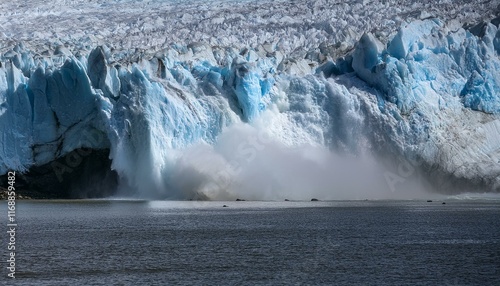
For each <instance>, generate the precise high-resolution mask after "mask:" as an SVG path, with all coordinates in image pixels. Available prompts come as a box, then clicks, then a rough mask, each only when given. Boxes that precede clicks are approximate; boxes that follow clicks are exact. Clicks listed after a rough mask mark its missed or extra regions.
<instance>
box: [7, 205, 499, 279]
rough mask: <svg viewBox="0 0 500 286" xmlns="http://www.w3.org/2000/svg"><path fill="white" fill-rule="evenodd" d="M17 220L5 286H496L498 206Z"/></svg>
mask: <svg viewBox="0 0 500 286" xmlns="http://www.w3.org/2000/svg"><path fill="white" fill-rule="evenodd" d="M223 204H227V205H228V206H229V207H227V208H223V207H222V205H223ZM1 211H2V212H4V213H5V214H6V206H5V204H2V208H1ZM17 216H18V224H19V227H18V232H17V241H16V242H17V246H18V248H17V254H16V257H17V275H16V276H17V278H16V283H12V280H10V279H9V280H7V278H5V275H6V274H7V270H6V269H5V263H4V264H3V267H2V273H3V277H2V278H5V279H0V282H1V283H4V285H7V284H8V285H16V284H17V285H349V284H352V285H405V284H411V285H500V203H499V202H498V201H496V202H487V201H472V202H471V201H466V202H463V201H448V202H447V204H446V205H442V204H441V203H440V202H433V203H427V202H415V201H403V202H371V201H362V202H280V203H269V202H267V203H266V202H210V203H198V202H126V201H71V202H68V201H64V202H18V209H17ZM2 217H4V215H2ZM5 217H6V215H5ZM2 222H3V223H2V224H3V225H4V226H3V228H5V229H6V226H5V220H3V219H2ZM2 253H3V256H2V257H3V258H6V257H7V256H6V255H7V254H6V236H5V234H4V235H3V236H2ZM2 261H5V259H2Z"/></svg>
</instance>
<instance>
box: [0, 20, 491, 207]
mask: <svg viewBox="0 0 500 286" xmlns="http://www.w3.org/2000/svg"><path fill="white" fill-rule="evenodd" d="M422 18H423V19H415V20H412V21H410V22H408V23H403V24H402V25H401V26H400V28H399V29H398V30H396V31H395V32H394V33H392V34H391V35H390V36H387V37H382V36H380V35H377V34H376V33H372V32H370V31H367V32H365V33H364V34H362V36H361V35H358V37H359V39H358V40H357V41H355V42H354V43H353V45H352V48H351V49H350V50H349V49H347V50H344V48H345V47H341V48H338V49H336V50H335V51H333V52H332V50H331V49H327V48H325V47H324V46H321V45H318V46H317V47H316V48H315V49H313V50H312V52H308V53H306V54H305V56H300V57H298V56H295V55H294V54H293V52H290V51H288V50H287V49H286V48H285V49H284V48H282V47H281V48H280V46H279V45H277V44H271V43H267V44H261V45H257V46H255V45H254V46H250V45H247V46H240V47H239V46H236V45H233V46H231V45H213V44H210V43H208V42H193V43H191V44H187V45H183V44H172V45H169V46H168V48H165V49H162V50H161V51H160V52H156V53H155V54H150V55H146V54H144V55H142V56H138V57H136V58H133V59H131V58H129V57H128V56H126V55H124V54H123V53H120V52H117V51H115V50H114V49H113V48H110V47H108V46H107V45H105V44H102V45H97V46H95V47H94V48H92V49H90V50H80V51H78V52H75V51H71V50H70V49H68V48H66V47H64V46H62V45H60V46H57V47H56V48H55V49H54V51H53V52H52V53H50V54H39V53H37V52H36V51H34V50H31V49H30V48H29V47H28V46H27V45H25V44H24V43H19V44H16V45H15V46H14V47H13V48H12V49H9V50H8V51H6V52H4V53H3V54H2V56H1V58H0V63H1V67H0V130H2V137H1V138H0V174H6V173H7V172H8V171H9V170H15V171H17V172H19V173H22V174H26V180H37V179H39V178H37V177H36V176H30V173H33V170H34V169H36V168H37V167H40V166H46V168H47V169H49V170H52V172H53V173H54V174H53V175H52V176H54V177H55V178H57V181H56V180H52V181H51V182H59V183H61V182H62V181H64V180H69V179H68V178H67V177H66V176H67V175H68V174H70V173H72V172H73V170H74V169H75V168H77V167H78V165H79V164H82V163H81V161H82V160H83V159H85V158H86V157H87V156H88V154H92V152H94V153H93V154H94V155H95V154H99V159H98V161H99V160H109V166H108V165H106V164H104V168H107V169H109V170H110V171H112V172H114V173H116V178H115V179H116V180H117V181H118V184H119V187H118V188H119V189H120V190H121V191H122V192H124V193H127V194H128V195H131V196H136V197H145V198H174V199H179V198H180V199H193V198H194V199H200V198H201V199H207V198H208V199H227V198H236V197H245V198H250V199H277V198H279V199H282V198H296V199H307V198H310V197H311V194H314V195H315V196H321V195H323V197H321V198H325V199H338V198H353V196H349V193H351V194H356V192H357V190H356V189H357V188H365V189H367V188H372V187H373V188H375V187H374V185H373V184H374V182H377V183H376V184H379V183H380V188H385V189H388V190H391V191H392V192H393V193H394V192H395V189H397V188H403V189H405V188H406V189H408V188H410V186H408V184H405V182H406V181H407V177H408V176H409V175H408V174H405V172H403V171H402V169H404V168H406V169H411V170H414V172H415V173H418V174H419V175H421V176H422V177H423V178H424V179H425V182H426V185H425V186H426V188H428V189H429V190H433V191H437V192H441V193H460V192H476V191H478V192H499V191H500V72H499V71H500V30H499V27H498V24H499V23H498V22H499V21H498V18H495V19H493V20H491V21H485V22H480V23H479V24H477V25H473V26H470V27H467V26H460V25H459V26H457V25H454V24H453V23H451V24H450V23H449V22H446V21H443V20H441V19H440V18H434V17H428V18H426V17H422ZM96 151H97V152H96ZM101 151H102V152H103V153H101ZM75 152H76V153H75ZM103 154H104V155H103ZM106 157H108V158H109V159H108V158H106ZM82 158H83V159H82ZM72 160H73V161H72ZM402 162H403V163H402ZM402 164H403V165H402ZM294 166H296V167H294ZM89 168H92V167H91V166H90V167H89ZM90 171H92V170H90ZM95 171H96V172H101V171H102V170H97V169H96V170H95ZM377 172H379V173H377ZM412 172H413V171H412ZM406 173H408V172H406ZM375 174H376V175H375ZM359 176H362V177H363V178H366V177H370V176H373V177H376V178H370V179H367V180H366V182H364V183H360V182H358V181H359V179H358V177H359ZM113 178H114V177H113ZM325 178H327V179H325ZM51 184H52V183H51ZM96 184H97V187H96V186H93V188H98V189H99V188H102V186H101V187H99V182H96ZM54 187H55V188H61V186H60V185H58V184H57V183H56V184H55V186H54V185H50V184H49V185H47V184H45V185H44V184H43V182H42V183H41V184H40V187H39V188H41V189H44V188H45V189H49V190H48V191H49V192H50V188H54ZM64 187H68V186H66V185H65V186H64ZM314 189H321V190H327V191H326V192H322V193H317V194H316V193H314ZM333 189H341V190H342V191H333ZM301 190H302V193H301ZM330 190H331V191H330ZM329 192H330V195H325V193H326V194H328V193H329ZM339 192H340V193H339ZM390 194H391V193H389V195H390ZM94 195H97V196H98V195H99V191H97V193H95V192H94ZM75 196H84V195H82V194H76V195H75ZM363 196H365V194H363ZM354 197H356V198H358V195H355V196H354ZM363 198H364V197H363Z"/></svg>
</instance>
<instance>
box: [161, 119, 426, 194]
mask: <svg viewBox="0 0 500 286" xmlns="http://www.w3.org/2000/svg"><path fill="white" fill-rule="evenodd" d="M393 172H396V173H393ZM393 172H391V171H389V170H388V169H386V168H385V167H383V166H382V165H381V164H380V163H379V162H378V161H377V160H376V159H375V158H374V157H373V156H372V155H371V154H370V153H369V152H364V153H363V154H356V155H353V154H347V153H343V152H332V151H330V150H328V149H327V148H325V147H322V146H318V145H312V144H302V145H299V146H290V145H287V144H286V142H285V143H283V141H282V140H278V138H276V137H275V136H274V135H273V133H272V132H270V131H269V128H266V127H265V126H263V125H259V124H255V125H249V124H244V123H241V124H235V125H233V126H232V127H230V128H228V129H226V130H225V131H224V132H223V133H222V134H221V135H220V136H219V138H218V140H217V142H215V144H207V143H200V144H197V145H193V146H191V147H189V148H187V149H184V150H183V151H181V152H179V154H177V158H176V159H175V163H174V164H173V165H172V168H171V169H170V170H169V171H168V172H167V173H166V174H164V178H165V180H166V185H167V189H168V191H169V193H170V194H173V197H174V198H177V199H193V200H235V199H238V198H239V199H245V200H284V199H288V200H311V199H312V198H316V199H319V200H363V199H414V198H426V197H428V195H429V194H428V193H426V192H425V191H424V190H423V187H422V184H421V183H420V182H419V178H418V177H415V178H412V177H410V176H405V177H404V178H403V177H402V176H400V175H399V174H397V170H395V171H393ZM394 178H398V181H394ZM396 183H397V185H396ZM169 198H172V196H170V197H169Z"/></svg>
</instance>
